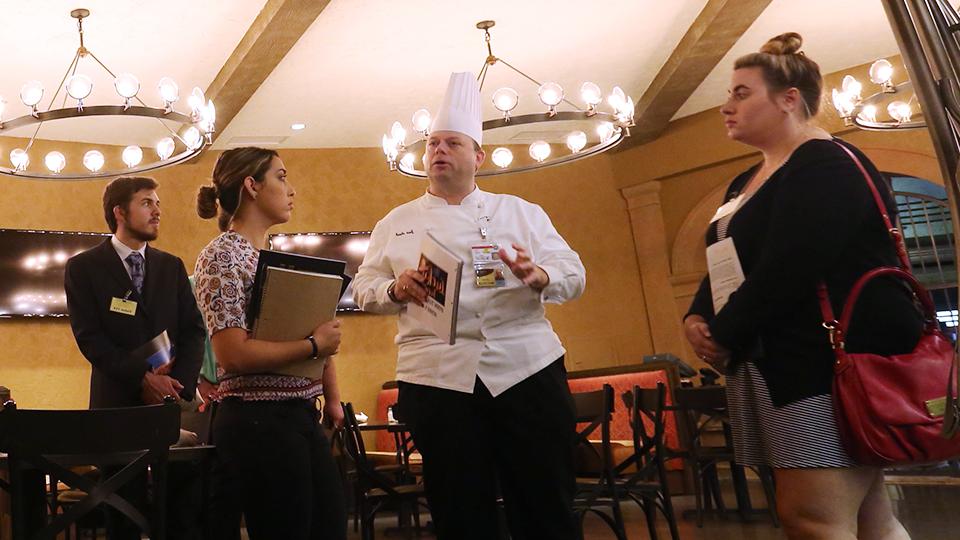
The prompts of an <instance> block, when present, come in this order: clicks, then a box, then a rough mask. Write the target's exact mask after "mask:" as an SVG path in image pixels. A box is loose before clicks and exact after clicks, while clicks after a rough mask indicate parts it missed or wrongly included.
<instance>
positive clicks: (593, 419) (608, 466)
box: [573, 384, 627, 540]
mask: <svg viewBox="0 0 960 540" xmlns="http://www.w3.org/2000/svg"><path fill="white" fill-rule="evenodd" d="M573 403H574V408H575V410H576V419H577V423H578V424H581V423H586V424H587V426H586V427H584V428H583V429H581V430H579V431H578V433H577V456H578V460H577V461H578V464H577V469H578V472H577V491H576V496H575V497H574V501H573V508H574V511H575V512H576V514H577V515H578V517H579V519H580V535H581V537H582V536H583V520H584V518H586V516H587V514H588V513H591V514H595V515H596V516H598V517H599V518H600V519H602V520H603V521H604V522H605V523H606V524H607V525H608V526H609V527H610V529H611V530H612V531H613V532H614V534H616V535H617V538H618V539H619V540H626V537H627V534H626V530H625V527H624V523H623V514H622V512H621V510H620V493H619V492H620V491H621V490H620V489H618V486H617V483H616V480H615V478H614V476H615V475H614V464H613V450H612V449H611V446H610V419H611V416H612V415H613V407H614V401H613V387H612V386H610V385H609V384H605V385H603V389H601V390H596V391H593V392H580V393H576V394H573ZM597 430H599V431H600V445H599V448H598V447H597V445H596V444H594V441H593V439H595V438H596V435H597ZM587 464H589V466H587ZM605 510H606V511H605ZM607 511H609V513H607Z"/></svg>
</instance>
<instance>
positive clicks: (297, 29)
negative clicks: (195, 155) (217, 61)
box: [205, 0, 330, 138]
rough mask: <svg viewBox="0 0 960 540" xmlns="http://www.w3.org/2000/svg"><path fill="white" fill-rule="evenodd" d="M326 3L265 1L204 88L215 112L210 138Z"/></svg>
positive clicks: (318, 0) (322, 0)
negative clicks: (235, 45)
mask: <svg viewBox="0 0 960 540" xmlns="http://www.w3.org/2000/svg"><path fill="white" fill-rule="evenodd" d="M329 3H330V0H268V1H267V3H266V4H265V5H264V6H263V10H261V11H260V14H259V15H257V18H256V19H255V20H254V21H253V24H251V25H250V28H248V29H247V33H246V34H244V36H243V38H242V39H241V40H240V43H239V44H237V48H236V49H234V50H233V53H232V54H231V55H230V58H228V59H227V61H226V62H225V63H224V64H223V67H221V68H220V72H219V73H217V76H216V78H214V79H213V82H211V83H210V86H209V87H207V91H206V92H205V95H206V97H207V98H208V99H212V100H213V103H214V105H215V106H216V108H217V122H216V123H217V131H216V133H214V138H216V136H217V135H219V134H220V133H223V130H224V129H226V127H227V126H228V125H229V124H230V122H231V121H232V120H233V118H234V117H235V116H236V115H237V114H238V113H239V112H240V110H241V109H242V108H243V106H244V105H245V104H246V103H247V101H248V100H249V99H250V98H251V97H252V96H253V94H254V93H255V92H256V91H257V89H258V88H260V85H261V84H263V81H265V80H266V79H267V77H268V76H270V74H271V73H272V72H273V70H274V68H276V67H277V65H278V64H279V63H280V61H281V60H283V57H284V56H286V55H287V53H288V52H290V49H292V48H293V45H294V44H295V43H296V42H297V41H298V40H299V39H300V37H301V36H302V35H303V34H304V32H306V31H307V28H309V27H310V25H311V24H313V21H315V20H316V19H317V17H319V16H320V13H321V12H323V10H324V8H326V7H327V4H329Z"/></svg>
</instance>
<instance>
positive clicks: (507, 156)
mask: <svg viewBox="0 0 960 540" xmlns="http://www.w3.org/2000/svg"><path fill="white" fill-rule="evenodd" d="M490 157H491V158H492V159H493V164H494V165H496V166H497V167H500V168H501V169H503V168H506V167H509V166H510V164H511V163H513V152H511V151H510V149H509V148H504V147H502V146H501V147H500V148H497V149H496V150H494V151H493V154H492V155H491V156H490Z"/></svg>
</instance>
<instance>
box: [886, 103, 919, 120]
mask: <svg viewBox="0 0 960 540" xmlns="http://www.w3.org/2000/svg"><path fill="white" fill-rule="evenodd" d="M887 112H888V113H890V116H891V117H892V118H893V119H894V120H896V121H897V122H901V123H903V122H909V121H910V117H911V116H913V110H912V109H911V108H910V104H909V103H907V102H905V101H894V102H893V103H891V104H890V105H887Z"/></svg>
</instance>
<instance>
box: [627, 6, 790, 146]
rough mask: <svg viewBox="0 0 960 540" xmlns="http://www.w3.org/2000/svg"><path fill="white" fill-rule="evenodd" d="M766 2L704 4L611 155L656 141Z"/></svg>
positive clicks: (651, 85) (648, 90) (649, 88)
mask: <svg viewBox="0 0 960 540" xmlns="http://www.w3.org/2000/svg"><path fill="white" fill-rule="evenodd" d="M770 1H771V0H709V1H708V2H707V5H706V6H704V8H703V10H702V11H701V12H700V15H698V16H697V19H696V20H695V21H694V22H693V24H692V25H690V28H689V29H688V30H687V33H686V34H684V36H683V39H681V40H680V43H679V44H678V45H677V47H676V48H675V49H674V50H673V53H672V54H670V58H668V59H667V61H666V63H664V64H663V67H661V68H660V71H659V72H658V73H657V76H656V77H654V79H653V82H652V83H650V86H649V87H648V88H647V89H646V91H645V92H644V93H643V96H642V97H641V98H640V100H639V101H638V102H637V106H636V113H635V115H634V118H635V121H636V124H637V125H636V126H635V127H633V128H631V129H630V131H631V136H630V137H629V138H628V139H626V140H625V141H623V142H622V143H620V144H619V145H618V146H617V147H616V148H615V149H614V151H615V152H622V151H624V150H627V149H630V148H633V147H636V146H639V145H641V144H644V143H647V142H650V141H652V140H653V139H656V138H657V137H658V136H659V135H660V134H661V133H663V131H664V130H665V129H666V128H667V125H668V124H669V123H670V120H671V119H672V118H673V116H674V115H675V114H676V113H677V111H678V110H680V107H682V106H683V104H684V103H686V102H687V99H689V98H690V96H691V95H692V94H693V92H694V91H695V90H696V89H697V88H698V87H699V86H700V84H701V83H702V82H703V81H704V79H706V78H707V75H709V74H710V72H711V71H713V68H714V67H716V65H717V64H718V63H719V62H720V60H721V59H723V57H724V56H725V55H726V54H727V52H728V51H729V50H730V48H731V47H733V45H734V43H736V42H737V40H739V39H740V36H742V35H743V33H744V32H746V31H747V28H749V27H750V25H751V24H753V22H754V21H755V20H756V19H757V17H759V16H760V14H761V13H763V10H764V9H766V7H767V5H769V4H770Z"/></svg>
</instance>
